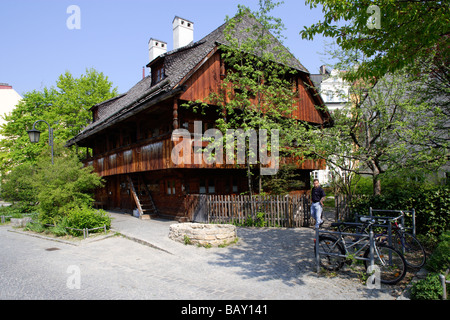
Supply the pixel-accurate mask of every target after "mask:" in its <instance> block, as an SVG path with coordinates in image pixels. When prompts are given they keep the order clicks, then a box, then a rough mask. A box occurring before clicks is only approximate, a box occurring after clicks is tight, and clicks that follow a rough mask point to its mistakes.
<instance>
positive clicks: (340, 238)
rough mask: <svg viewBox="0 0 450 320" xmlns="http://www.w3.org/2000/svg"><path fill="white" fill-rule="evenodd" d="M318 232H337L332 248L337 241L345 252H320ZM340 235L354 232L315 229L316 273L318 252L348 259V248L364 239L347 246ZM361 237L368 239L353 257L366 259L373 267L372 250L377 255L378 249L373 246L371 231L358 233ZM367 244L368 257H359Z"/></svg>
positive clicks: (318, 269)
mask: <svg viewBox="0 0 450 320" xmlns="http://www.w3.org/2000/svg"><path fill="white" fill-rule="evenodd" d="M319 233H328V234H337V235H339V237H338V238H336V242H335V243H334V244H333V248H334V247H335V246H336V245H337V243H338V242H341V243H343V245H344V250H345V254H344V255H342V254H338V253H331V252H330V253H326V252H321V251H320V248H319ZM342 235H352V236H354V235H355V234H354V233H344V232H341V231H339V232H336V231H328V230H319V229H318V228H317V229H316V239H314V242H315V246H316V266H317V273H319V272H320V254H322V255H327V256H335V257H340V258H344V259H348V257H349V252H348V249H349V248H351V247H353V246H355V245H357V244H358V243H359V242H361V241H363V240H365V239H360V240H358V241H357V242H355V243H353V244H351V245H349V246H347V245H346V243H345V239H344V238H343V237H342ZM360 236H361V237H363V238H367V237H368V238H369V241H368V242H366V243H365V244H364V245H363V246H362V247H361V248H360V249H359V250H357V251H356V253H355V255H356V256H354V258H355V259H357V260H367V261H370V265H371V266H372V267H373V265H374V251H375V250H376V252H377V255H378V256H379V252H378V249H376V246H375V241H374V237H373V231H372V230H370V232H369V235H367V234H360ZM367 246H369V248H370V255H369V258H364V257H360V256H358V254H359V253H360V252H361V251H362V250H363V249H366V248H367ZM381 263H382V264H383V265H384V261H381Z"/></svg>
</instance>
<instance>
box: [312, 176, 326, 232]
mask: <svg viewBox="0 0 450 320" xmlns="http://www.w3.org/2000/svg"><path fill="white" fill-rule="evenodd" d="M313 183H314V187H313V188H312V190H311V201H312V204H311V216H312V217H313V218H314V219H315V220H316V226H315V227H316V228H319V227H320V226H321V225H322V224H323V220H322V211H323V201H324V200H325V191H323V189H322V188H321V187H320V185H319V180H317V179H314V181H313Z"/></svg>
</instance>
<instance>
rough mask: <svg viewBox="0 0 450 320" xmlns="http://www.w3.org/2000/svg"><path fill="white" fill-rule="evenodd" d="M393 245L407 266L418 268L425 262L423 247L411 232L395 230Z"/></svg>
mask: <svg viewBox="0 0 450 320" xmlns="http://www.w3.org/2000/svg"><path fill="white" fill-rule="evenodd" d="M393 246H394V248H395V249H397V250H398V251H400V252H401V253H402V254H403V257H405V260H406V264H407V265H408V266H409V267H411V268H414V269H419V268H421V267H422V266H423V265H424V264H425V261H426V254H425V249H424V248H423V246H422V244H421V243H420V242H419V240H417V238H416V237H414V236H413V235H412V234H410V233H407V232H397V233H396V234H395V237H394V241H393Z"/></svg>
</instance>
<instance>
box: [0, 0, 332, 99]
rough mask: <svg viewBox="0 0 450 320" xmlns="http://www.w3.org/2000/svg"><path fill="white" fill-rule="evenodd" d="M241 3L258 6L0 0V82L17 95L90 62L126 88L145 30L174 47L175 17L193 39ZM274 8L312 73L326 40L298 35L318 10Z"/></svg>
mask: <svg viewBox="0 0 450 320" xmlns="http://www.w3.org/2000/svg"><path fill="white" fill-rule="evenodd" d="M239 3H242V4H245V5H246V6H249V7H250V8H251V9H253V10H256V9H257V4H258V0H250V1H249V0H245V1H244V0H88V1H86V0H84V1H83V0H69V1H66V0H0V46H1V49H0V82H6V83H9V84H10V85H12V86H13V87H14V89H15V90H16V91H17V92H18V93H19V94H21V95H22V94H23V93H25V92H28V91H31V90H42V89H43V88H44V87H45V86H47V87H51V86H54V85H55V83H56V80H57V78H58V76H59V75H60V74H62V73H64V72H65V71H70V72H71V73H72V74H73V75H74V76H76V77H78V76H80V75H81V74H83V73H85V70H86V68H95V69H96V70H97V71H100V72H103V73H104V74H105V75H106V76H108V78H109V80H110V81H112V82H113V84H114V86H115V87H117V88H118V91H119V92H120V93H122V92H126V91H128V89H130V88H131V87H132V86H133V85H134V84H135V83H137V82H138V81H139V80H140V79H142V67H143V66H145V65H146V64H147V63H148V40H149V39H150V38H151V37H153V38H156V39H160V40H165V41H166V42H168V48H169V50H171V49H172V46H173V44H172V20H173V18H174V17H175V16H180V17H183V18H185V19H188V20H190V21H193V22H194V41H197V40H200V39H201V38H203V37H204V36H205V35H207V34H208V33H210V32H211V31H213V30H214V29H216V28H217V27H218V26H220V25H221V24H222V23H223V22H224V20H225V17H226V15H229V16H234V14H235V13H236V12H237V5H238V4H239ZM70 5H77V6H78V7H79V8H80V10H81V15H80V27H81V29H73V30H70V29H69V28H68V27H67V25H66V21H67V20H68V18H70V16H71V14H69V13H67V8H68V7H69V6H70ZM273 15H275V16H277V17H279V18H281V19H282V20H283V22H284V24H285V27H286V29H287V30H286V31H285V32H284V35H285V36H286V37H287V40H286V41H285V45H286V46H287V47H288V48H289V49H290V51H291V52H292V53H293V54H294V55H295V56H296V57H297V58H298V59H299V60H300V62H301V63H302V64H303V65H304V66H305V67H306V68H307V69H308V70H309V71H310V72H311V73H318V69H319V67H320V65H322V64H324V62H325V61H324V59H325V57H324V56H323V55H321V54H320V53H323V52H324V43H325V40H324V39H323V38H317V39H315V40H313V41H307V40H302V39H301V36H300V35H299V31H300V30H302V28H303V26H309V25H311V24H312V23H315V22H318V21H319V20H320V19H321V17H322V12H321V9H320V8H316V9H313V10H311V9H310V8H309V6H306V5H305V3H304V1H303V0H285V3H284V4H283V5H282V6H281V7H279V8H277V9H276V10H275V11H274V12H273ZM327 42H330V40H329V39H327ZM146 72H148V70H147V71H146Z"/></svg>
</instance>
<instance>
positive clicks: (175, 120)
mask: <svg viewBox="0 0 450 320" xmlns="http://www.w3.org/2000/svg"><path fill="white" fill-rule="evenodd" d="M178 128H179V126H178V97H175V98H174V99H173V130H176V129H178Z"/></svg>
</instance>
